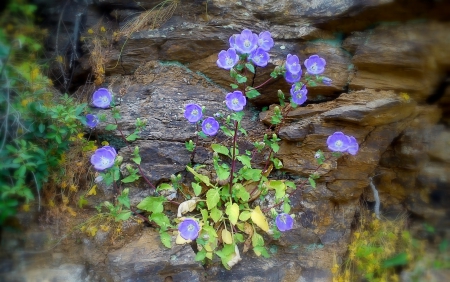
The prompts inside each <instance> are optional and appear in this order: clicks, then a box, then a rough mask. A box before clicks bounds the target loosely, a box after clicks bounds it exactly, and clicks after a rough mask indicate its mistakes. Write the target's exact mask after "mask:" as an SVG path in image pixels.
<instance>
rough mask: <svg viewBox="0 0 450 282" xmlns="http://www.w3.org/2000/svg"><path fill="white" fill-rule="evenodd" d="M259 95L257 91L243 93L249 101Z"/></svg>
mask: <svg viewBox="0 0 450 282" xmlns="http://www.w3.org/2000/svg"><path fill="white" fill-rule="evenodd" d="M259 95H261V93H259V91H258V90H256V89H251V90H249V91H246V92H245V96H247V98H249V99H253V98H256V97H258V96H259Z"/></svg>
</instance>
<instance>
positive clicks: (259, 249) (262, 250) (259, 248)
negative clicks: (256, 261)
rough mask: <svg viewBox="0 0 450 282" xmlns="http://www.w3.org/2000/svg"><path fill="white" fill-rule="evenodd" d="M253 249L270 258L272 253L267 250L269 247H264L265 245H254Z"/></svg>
mask: <svg viewBox="0 0 450 282" xmlns="http://www.w3.org/2000/svg"><path fill="white" fill-rule="evenodd" d="M253 251H254V252H255V254H256V255H257V256H261V255H262V256H263V257H265V258H270V255H269V253H268V252H267V249H266V248H265V247H263V246H258V247H254V248H253Z"/></svg>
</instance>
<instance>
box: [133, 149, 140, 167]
mask: <svg viewBox="0 0 450 282" xmlns="http://www.w3.org/2000/svg"><path fill="white" fill-rule="evenodd" d="M131 160H132V161H133V162H135V163H136V164H138V165H140V164H141V156H140V155H139V147H138V146H136V147H134V151H133V158H131Z"/></svg>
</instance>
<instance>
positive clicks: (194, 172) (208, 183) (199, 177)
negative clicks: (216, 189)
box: [186, 166, 213, 186]
mask: <svg viewBox="0 0 450 282" xmlns="http://www.w3.org/2000/svg"><path fill="white" fill-rule="evenodd" d="M186 169H187V170H188V171H189V172H190V173H192V174H193V175H194V176H195V177H197V178H198V180H200V181H201V182H203V183H205V184H206V185H208V186H213V185H212V184H211V182H209V177H208V176H206V175H203V174H200V173H198V172H196V171H195V170H194V169H193V168H192V167H189V166H186Z"/></svg>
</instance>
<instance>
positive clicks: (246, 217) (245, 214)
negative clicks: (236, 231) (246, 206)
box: [239, 211, 252, 221]
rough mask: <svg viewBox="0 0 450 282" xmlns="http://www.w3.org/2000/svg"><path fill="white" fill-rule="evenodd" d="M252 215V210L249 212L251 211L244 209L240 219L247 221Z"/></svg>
mask: <svg viewBox="0 0 450 282" xmlns="http://www.w3.org/2000/svg"><path fill="white" fill-rule="evenodd" d="M251 215H252V213H251V212H249V211H243V212H241V214H240V215H239V219H240V220H241V221H247V220H248V219H249V218H250V216H251Z"/></svg>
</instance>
